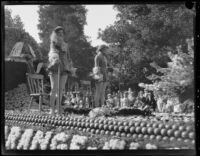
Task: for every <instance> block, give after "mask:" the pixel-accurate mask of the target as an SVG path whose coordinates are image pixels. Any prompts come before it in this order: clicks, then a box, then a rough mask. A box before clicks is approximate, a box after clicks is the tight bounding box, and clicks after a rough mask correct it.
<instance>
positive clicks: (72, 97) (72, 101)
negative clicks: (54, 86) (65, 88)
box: [71, 93, 76, 106]
mask: <svg viewBox="0 0 200 156" xmlns="http://www.w3.org/2000/svg"><path fill="white" fill-rule="evenodd" d="M75 104H76V96H75V93H72V94H71V105H72V106H74V105H75Z"/></svg>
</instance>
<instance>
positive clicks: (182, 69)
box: [142, 39, 194, 99]
mask: <svg viewBox="0 0 200 156" xmlns="http://www.w3.org/2000/svg"><path fill="white" fill-rule="evenodd" d="M186 43H187V45H188V46H187V49H188V51H187V53H185V52H183V50H182V47H181V46H178V47H177V49H176V51H175V52H168V55H169V57H170V60H171V61H170V62H168V67H167V68H162V67H160V66H158V65H156V63H155V62H154V63H151V66H153V67H154V68H155V69H156V70H157V72H160V73H161V76H159V75H151V76H149V77H148V79H150V80H151V81H152V82H153V84H152V85H142V87H144V88H146V89H147V90H152V91H153V92H154V95H156V96H157V95H161V96H163V97H167V98H169V97H177V96H181V95H182V94H184V93H185V92H187V91H188V90H191V91H192V90H194V50H193V46H194V43H193V39H187V42H186ZM174 53H175V54H174ZM191 95H192V96H191V97H190V98H192V97H194V91H193V93H192V94H191ZM192 99H193V98H192Z"/></svg>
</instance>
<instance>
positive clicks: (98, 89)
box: [94, 83, 100, 107]
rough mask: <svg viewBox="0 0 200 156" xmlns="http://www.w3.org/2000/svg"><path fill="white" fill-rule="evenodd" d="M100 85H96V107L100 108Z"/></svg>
mask: <svg viewBox="0 0 200 156" xmlns="http://www.w3.org/2000/svg"><path fill="white" fill-rule="evenodd" d="M99 94H100V83H96V90H95V96H94V102H95V107H99V98H100V95H99Z"/></svg>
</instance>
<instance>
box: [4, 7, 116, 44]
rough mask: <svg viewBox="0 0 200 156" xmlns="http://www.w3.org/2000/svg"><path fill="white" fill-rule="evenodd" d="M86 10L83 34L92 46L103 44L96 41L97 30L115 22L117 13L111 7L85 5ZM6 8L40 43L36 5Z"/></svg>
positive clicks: (100, 41)
mask: <svg viewBox="0 0 200 156" xmlns="http://www.w3.org/2000/svg"><path fill="white" fill-rule="evenodd" d="M85 6H86V9H88V12H87V15H86V21H87V25H85V27H84V33H85V35H86V36H88V37H89V38H90V39H89V41H91V44H92V46H97V45H100V44H103V43H104V42H103V41H102V40H100V39H97V36H98V30H99V28H100V29H102V30H103V29H105V28H106V26H109V25H111V24H113V23H114V21H115V20H116V14H117V11H115V10H114V9H113V5H85ZM5 7H6V8H9V9H11V11H12V14H11V15H12V17H14V16H16V15H19V16H20V17H21V20H22V22H23V23H24V28H25V30H26V31H27V32H28V33H29V34H30V35H31V36H32V37H33V38H34V39H35V40H36V41H37V42H38V43H40V42H41V41H40V39H39V35H38V32H39V30H38V28H37V24H38V22H39V16H38V12H37V11H38V5H7V6H5Z"/></svg>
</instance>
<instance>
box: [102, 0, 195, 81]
mask: <svg viewBox="0 0 200 156" xmlns="http://www.w3.org/2000/svg"><path fill="white" fill-rule="evenodd" d="M114 9H116V10H117V11H118V14H117V21H116V22H115V23H114V24H113V25H111V26H108V27H107V28H106V29H105V30H103V31H102V30H101V31H100V32H99V38H101V39H102V40H104V41H105V42H107V43H108V44H109V45H110V46H112V47H117V48H116V49H118V50H116V51H115V52H112V53H115V55H114V56H112V59H113V60H114V61H113V62H114V65H116V66H117V63H119V64H121V65H122V66H124V67H125V71H126V72H125V73H123V72H121V73H122V75H123V76H122V79H121V80H124V78H123V77H126V78H128V77H129V80H128V82H129V83H130V82H133V81H134V82H136V83H137V82H138V81H143V82H145V81H146V82H148V80H147V79H145V74H147V73H146V71H147V72H149V73H154V72H155V70H154V69H152V68H151V67H150V66H149V65H148V64H149V62H152V61H155V62H156V63H157V64H158V65H160V66H161V67H166V62H168V61H169V58H168V55H167V53H166V51H168V50H171V49H174V48H175V47H176V46H178V45H182V48H183V51H185V50H186V49H187V46H186V44H185V39H186V38H191V37H192V36H193V17H194V12H191V11H189V10H188V9H187V8H186V7H185V5H184V4H181V3H180V4H138V5H136V4H135V5H114ZM145 62H146V63H145ZM122 71H123V70H122ZM127 75H130V76H128V77H127ZM124 81H126V80H124Z"/></svg>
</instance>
